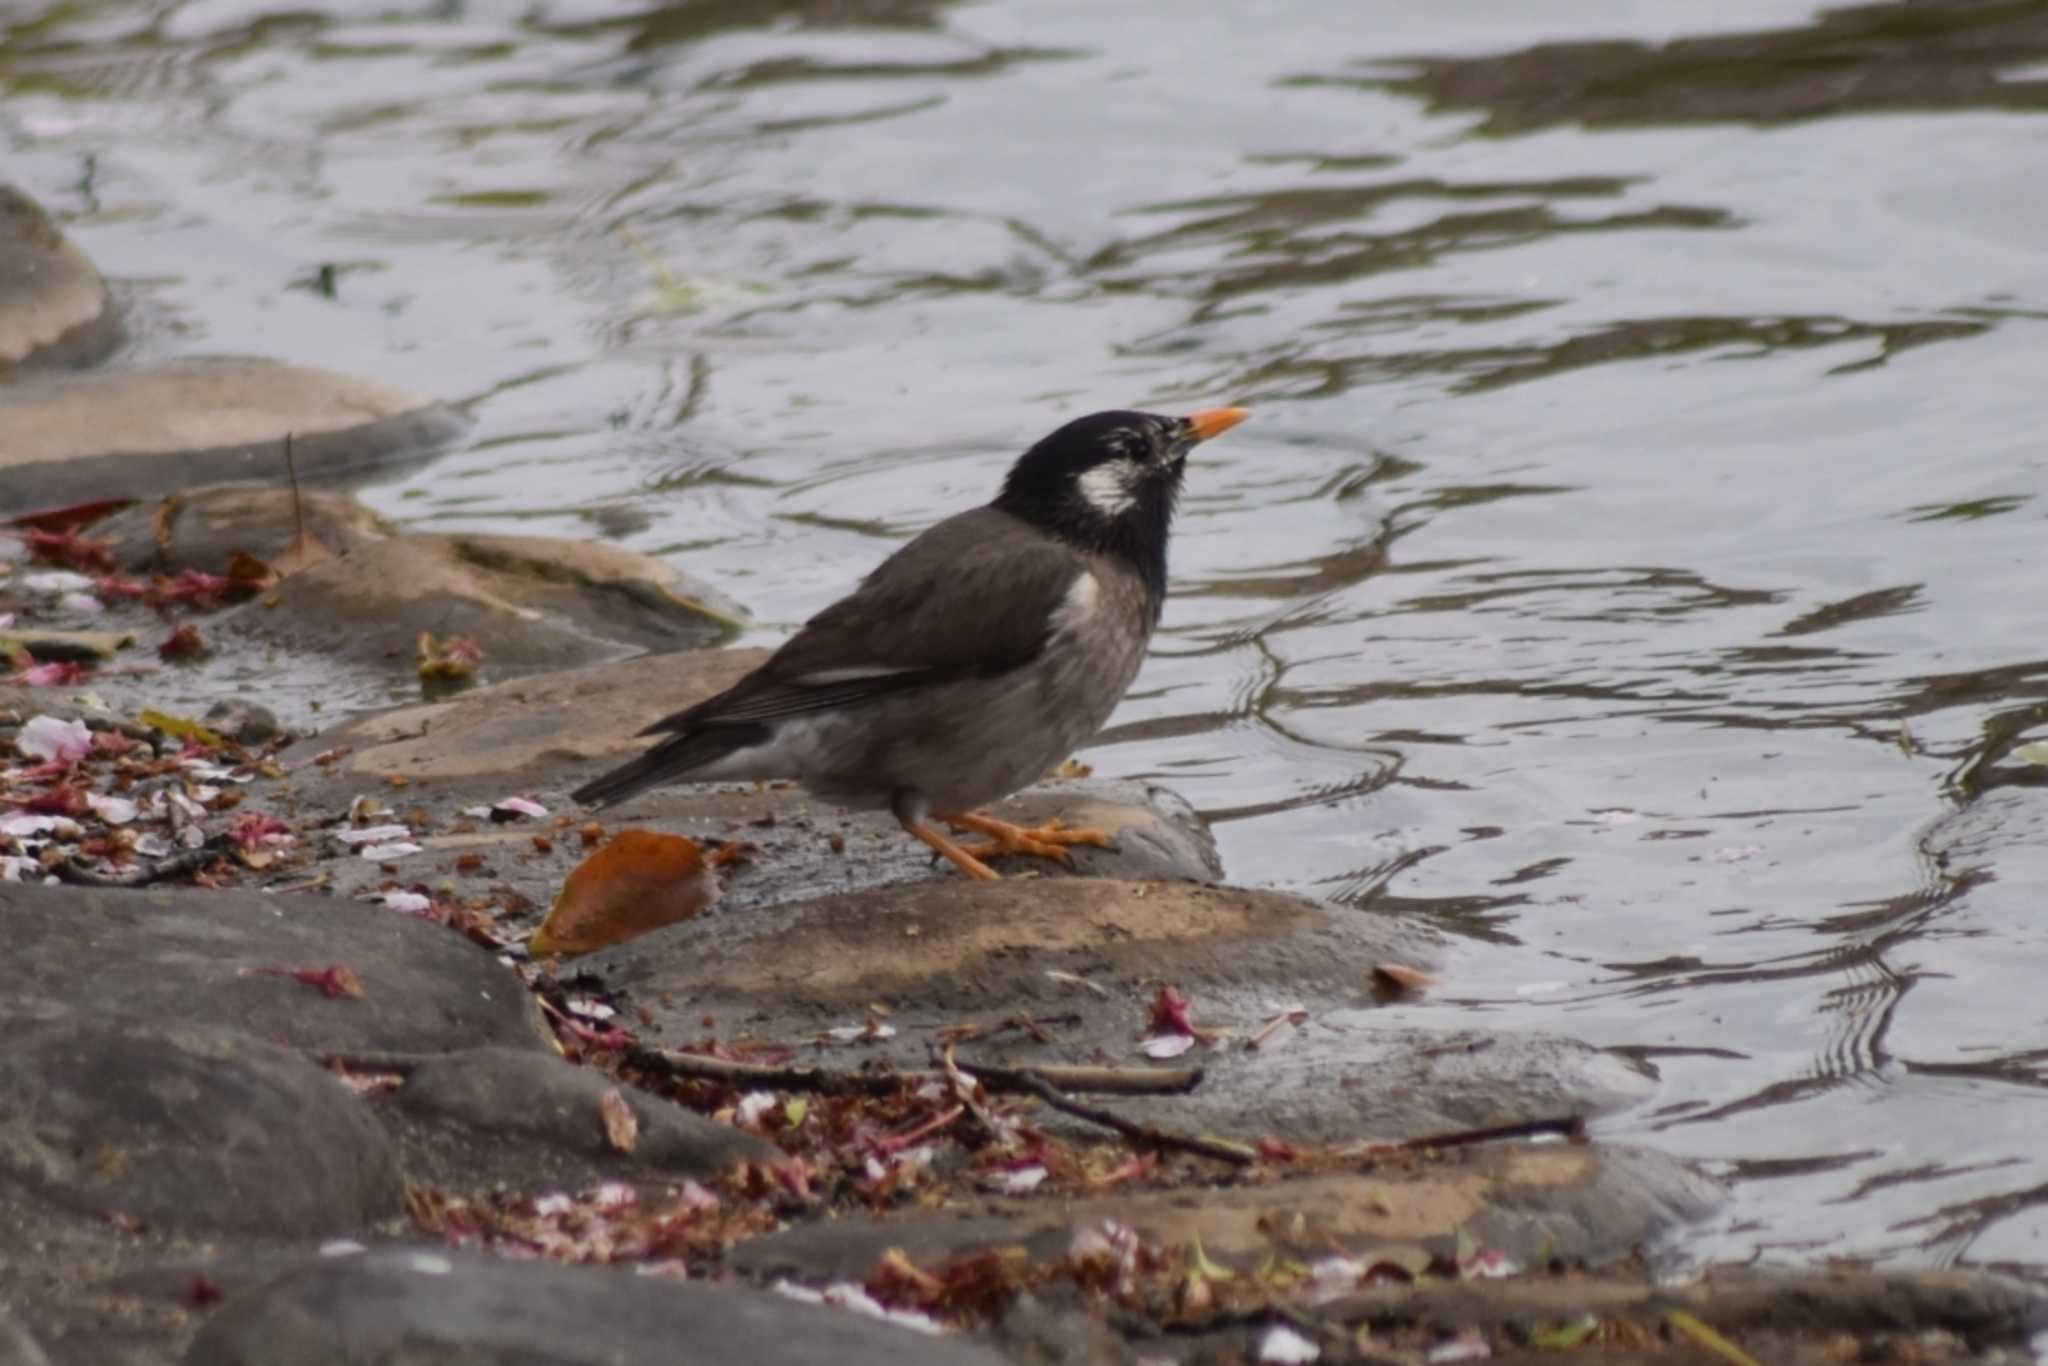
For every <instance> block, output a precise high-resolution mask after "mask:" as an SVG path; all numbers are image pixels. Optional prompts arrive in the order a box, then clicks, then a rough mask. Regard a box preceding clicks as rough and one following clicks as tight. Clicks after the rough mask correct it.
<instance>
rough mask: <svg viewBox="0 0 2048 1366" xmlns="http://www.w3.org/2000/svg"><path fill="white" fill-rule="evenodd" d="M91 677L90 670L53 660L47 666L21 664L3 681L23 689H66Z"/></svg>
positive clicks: (80, 665)
mask: <svg viewBox="0 0 2048 1366" xmlns="http://www.w3.org/2000/svg"><path fill="white" fill-rule="evenodd" d="M91 676H92V669H91V668H90V667H89V666H87V665H84V664H79V663H76V662H74V661H72V660H68V659H67V660H53V661H51V662H50V663H48V664H23V665H22V666H21V667H20V668H18V669H16V670H15V672H13V673H11V674H9V675H7V677H6V679H5V681H6V682H9V683H14V684H18V685H19V686H21V687H24V688H68V687H70V686H71V685H72V684H74V683H79V682H82V681H84V680H85V679H87V678H90V677H91Z"/></svg>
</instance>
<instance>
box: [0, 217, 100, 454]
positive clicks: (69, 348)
mask: <svg viewBox="0 0 2048 1366" xmlns="http://www.w3.org/2000/svg"><path fill="white" fill-rule="evenodd" d="M120 340H121V325H120V321H119V319H118V317H117V315H116V314H115V312H114V307H113V302H112V300H110V299H109V298H108V297H107V285H106V281H104V280H102V279H101V278H100V273H99V271H98V270H96V269H95V268H94V267H93V264H92V262H91V261H90V260H89V259H87V257H86V255H85V253H84V252H82V251H80V250H79V249H78V248H77V247H76V246H74V245H73V244H72V242H71V241H70V239H69V238H67V237H65V236H64V234H63V233H62V232H61V231H59V230H58V228H57V225H56V224H55V223H52V222H51V221H50V217H49V215H48V214H46V213H44V212H43V210H42V207H41V206H40V205H38V204H37V203H36V202H35V201H34V200H32V199H30V198H29V197H28V196H27V195H25V194H23V193H21V191H19V190H17V189H15V188H14V187H13V186H11V185H0V372H4V371H6V370H7V369H8V368H9V367H10V366H65V365H90V364H92V363H93V362H95V361H98V360H100V359H101V358H103V357H104V356H105V355H106V354H107V353H108V352H109V351H111V350H113V349H114V347H115V346H117V345H118V344H119V343H120ZM0 463H4V462H0Z"/></svg>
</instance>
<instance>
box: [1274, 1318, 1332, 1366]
mask: <svg viewBox="0 0 2048 1366" xmlns="http://www.w3.org/2000/svg"><path fill="white" fill-rule="evenodd" d="M1322 1354H1323V1349H1322V1348H1320V1347H1318V1346H1316V1345H1315V1344H1314V1343H1313V1342H1310V1341H1309V1340H1308V1339H1307V1338H1305V1337H1303V1336H1302V1335H1301V1334H1299V1333H1297V1332H1295V1331H1294V1330H1293V1329H1292V1328H1289V1327H1288V1326H1287V1325H1286V1324H1284V1323H1276V1324H1274V1325H1273V1326H1272V1327H1271V1328H1268V1329H1267V1330H1266V1335H1265V1336H1264V1337H1262V1338H1260V1339H1259V1360H1260V1361H1283V1362H1294V1363H1300V1362H1307V1361H1314V1360H1316V1359H1317V1358H1318V1357H1320V1356H1322Z"/></svg>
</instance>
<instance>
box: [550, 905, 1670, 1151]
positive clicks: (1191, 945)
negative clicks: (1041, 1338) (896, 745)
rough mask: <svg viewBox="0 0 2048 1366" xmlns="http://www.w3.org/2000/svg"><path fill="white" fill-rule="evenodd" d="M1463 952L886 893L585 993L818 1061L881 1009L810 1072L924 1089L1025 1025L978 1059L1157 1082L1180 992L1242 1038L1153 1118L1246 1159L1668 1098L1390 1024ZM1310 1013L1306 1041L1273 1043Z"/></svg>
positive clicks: (656, 1031) (1135, 914) (1233, 910)
mask: <svg viewBox="0 0 2048 1366" xmlns="http://www.w3.org/2000/svg"><path fill="white" fill-rule="evenodd" d="M1441 952H1442V945H1441V943H1440V941H1439V940H1438V939H1437V938H1436V937H1435V936H1434V935H1433V934H1432V933H1431V932H1429V931H1426V930H1423V929H1420V928H1418V927H1416V926H1413V925H1410V924H1408V923H1406V922H1403V921H1400V920H1397V919H1394V918H1391V917H1384V916H1376V915H1373V914H1370V913H1368V912H1363V911H1358V910H1355V909H1349V908H1341V907H1329V906H1324V905H1320V904H1318V903H1316V902H1313V901H1309V900H1306V899H1304V898H1301V897H1296V896H1291V895H1287V894H1283V893H1277V892H1263V891H1248V890H1244V889H1239V888H1229V887H1210V886H1201V885H1193V884H1188V883H1174V882H1132V881H1117V880H1111V879H1093V878H1074V879H1015V880H1010V881H1005V882H1000V883H964V882H959V881H952V882H924V883H916V884H909V885H899V886H892V887H880V888H873V889H869V890H864V891H860V892H853V893H847V894H842V895H830V896H823V897H817V898H813V899H810V900H806V901H801V902H796V903H792V904H785V905H775V906H755V907H752V908H749V909H747V910H745V911H738V912H736V911H733V910H731V909H729V908H728V907H727V906H725V905H724V904H723V903H721V905H720V906H719V907H718V908H716V909H714V910H713V911H712V912H710V913H707V914H706V915H704V916H701V917H699V918H698V919H696V920H694V921H689V922H685V923H684V924H681V925H674V926H670V927H668V928H666V929H663V930H659V931H656V932H655V933H653V934H649V935H646V936H644V937H642V938H640V939H636V940H633V941H631V942H629V943H626V944H621V945H617V946H615V947H613V948H609V949H604V950H600V951H599V952H597V953H595V954H591V955H589V956H587V957H584V958H580V959H577V960H575V962H574V963H573V964H572V965H571V966H570V967H568V968H565V969H564V971H565V972H574V973H576V974H579V975H581V977H582V979H584V980H588V981H592V982H596V983H601V984H602V985H603V986H604V987H605V988H606V989H608V990H610V991H614V992H618V993H622V994H623V997H624V999H625V1000H626V1001H627V1002H629V1003H630V1004H631V1005H632V1006H633V1007H635V1008H636V1009H638V1010H642V1011H645V1012H646V1015H645V1016H644V1017H643V1018H646V1019H649V1020H651V1021H652V1025H651V1027H650V1029H649V1031H648V1035H649V1038H650V1040H658V1039H660V1038H662V1037H664V1036H665V1037H666V1038H667V1039H668V1040H670V1041H676V1042H688V1041H693V1040H696V1039H698V1038H701V1037H705V1036H710V1037H715V1038H718V1039H721V1040H725V1041H728V1042H730V1041H733V1040H739V1039H759V1040H764V1041H772V1042H776V1043H781V1044H789V1043H801V1042H804V1041H809V1040H818V1039H821V1038H822V1037H824V1036H825V1035H826V1033H827V1031H829V1030H832V1029H835V1028H844V1027H846V1026H849V1025H856V1024H859V1023H860V1022H861V1021H863V1020H865V1019H867V1018H869V1016H870V1014H871V1013H872V1012H874V1011H875V1010H877V1009H880V1010H883V1011H886V1012H887V1015H886V1018H887V1021H888V1023H889V1025H890V1027H891V1029H892V1030H893V1031H894V1033H893V1035H892V1036H891V1037H889V1038H886V1039H874V1040H868V1041H864V1042H863V1043H862V1044H861V1045H860V1047H859V1048H857V1049H849V1050H843V1051H841V1052H840V1053H838V1055H837V1056H834V1055H833V1054H832V1053H831V1052H830V1051H829V1050H828V1051H826V1052H825V1053H823V1054H819V1055H810V1054H806V1055H805V1057H806V1058H807V1060H813V1061H820V1062H825V1063H828V1064H830V1063H838V1064H841V1065H846V1066H854V1065H858V1064H859V1063H862V1062H868V1061H873V1062H886V1063H890V1064H893V1065H896V1066H900V1067H913V1068H914V1067H920V1066H923V1065H925V1064H926V1061H927V1060H926V1056H925V1050H926V1048H927V1046H928V1043H929V1041H930V1040H931V1038H932V1037H933V1036H934V1033H935V1032H936V1031H937V1030H939V1029H942V1028H946V1027H950V1026H956V1025H959V1024H961V1023H963V1022H967V1021H978V1020H998V1019H1002V1018H1005V1017H1008V1016H1013V1015H1016V1014H1018V1013H1019V1012H1023V1013H1028V1014H1030V1015H1032V1016H1035V1017H1056V1018H1057V1020H1058V1023H1057V1024H1056V1025H1052V1026H1049V1027H1048V1029H1047V1032H1048V1034H1049V1040H1050V1041H1049V1042H1047V1041H1041V1040H1038V1039H1035V1038H1033V1037H1032V1036H1030V1035H1029V1034H1026V1033H1023V1032H1017V1031H1012V1032H1007V1033H1004V1034H1000V1035H996V1036H992V1037H990V1038H988V1039H986V1040H982V1041H978V1042H976V1043H975V1044H974V1045H973V1047H972V1049H971V1050H968V1051H971V1053H972V1056H973V1058H976V1059H979V1060H982V1061H985V1062H989V1063H995V1064H1001V1065H1009V1066H1029V1065H1032V1064H1044V1063H1067V1064H1092V1063H1103V1062H1108V1063H1114V1064H1120V1065H1132V1066H1144V1065H1146V1064H1147V1061H1148V1058H1147V1055H1146V1054H1144V1053H1143V1052H1142V1051H1141V1041H1142V1036H1143V1035H1144V1034H1145V1033H1146V1031H1147V1028H1148V1023H1147V1020H1148V1014H1149V1010H1150V1006H1151V1003H1152V1000H1153V998H1154V996H1155V995H1156V993H1157V991H1158V989H1159V987H1160V986H1161V985H1164V984H1170V985H1172V986H1173V987H1175V988H1176V989H1177V990H1179V991H1180V992H1181V993H1182V994H1183V995H1184V996H1185V997H1186V998H1187V999H1188V1000H1189V1002H1190V1003H1191V1013H1192V1015H1193V1018H1194V1020H1195V1022H1196V1024H1197V1025H1198V1026H1201V1027H1204V1028H1209V1029H1213V1030H1217V1031H1219V1032H1220V1033H1221V1035H1222V1036H1223V1037H1221V1038H1219V1040H1218V1046H1217V1047H1216V1048H1213V1049H1212V1048H1209V1047H1204V1046H1202V1045H1195V1046H1193V1047H1191V1048H1190V1049H1189V1050H1188V1051H1187V1052H1185V1053H1182V1054H1180V1055H1178V1056H1176V1057H1174V1058H1173V1059H1172V1060H1171V1061H1172V1062H1173V1064H1174V1065H1176V1066H1188V1065H1192V1066H1199V1067H1201V1068H1202V1069H1204V1072H1205V1080H1204V1081H1203V1084H1202V1085H1201V1086H1200V1087H1198V1088H1196V1089H1195V1090H1194V1091H1193V1092H1192V1093H1190V1094H1187V1095H1179V1096H1147V1097H1145V1098H1144V1099H1143V1101H1142V1107H1141V1108H1142V1111H1143V1116H1144V1118H1145V1119H1146V1120H1147V1121H1148V1122H1153V1123H1158V1124H1163V1125H1166V1126H1169V1127H1177V1128H1180V1129H1182V1130H1183V1131H1187V1132H1197V1133H1214V1134H1219V1135H1223V1136H1226V1137H1231V1138H1236V1139H1240V1140H1244V1141H1252V1140H1256V1139H1259V1138H1277V1139H1280V1140H1283V1141H1287V1142H1292V1143H1300V1144H1343V1143H1350V1142H1355V1141H1358V1140H1361V1139H1374V1140H1394V1139H1409V1138H1415V1137H1419V1136H1423V1135H1428V1134H1434V1133H1440V1132H1443V1131H1446V1130H1453V1129H1463V1128H1476V1127H1485V1126H1491V1125H1499V1124H1512V1123H1519V1122H1524V1121H1528V1120H1532V1119H1538V1118H1551V1117H1559V1116H1568V1115H1580V1116H1584V1115H1588V1114H1595V1113H1601V1112H1606V1111H1611V1110H1616V1109H1619V1108H1622V1107H1624V1106H1627V1105H1630V1104H1634V1103H1636V1102H1638V1101H1641V1100H1642V1099H1644V1098H1645V1097H1647V1096H1649V1095H1650V1094H1652V1093H1653V1091H1654V1082H1653V1081H1652V1080H1651V1079H1650V1078H1649V1077H1648V1076H1647V1075H1646V1074H1645V1073H1644V1072H1642V1071H1641V1070H1640V1069H1639V1068H1637V1067H1636V1066H1635V1065H1633V1064H1632V1063H1630V1062H1629V1061H1627V1060H1626V1059H1623V1058H1621V1057H1619V1056H1617V1055H1615V1054H1612V1053H1609V1052H1606V1051H1604V1050H1600V1049H1595V1048H1591V1047H1588V1046H1586V1045H1584V1044H1580V1043H1576V1042H1574V1041H1572V1040H1569V1039H1562V1038H1557V1037H1555V1036H1548V1035H1540V1034H1513V1035H1505V1034H1492V1033H1488V1032H1485V1031H1480V1030H1472V1029H1447V1028H1440V1027H1439V1028H1432V1027H1429V1026H1427V1025H1426V1024H1418V1023H1416V1022H1414V1021H1413V1020H1412V1019H1409V1018H1404V1015H1403V1013H1402V1012H1399V1011H1396V1010H1390V1009H1387V1008H1384V1007H1382V1006H1379V1005H1377V1004H1376V1000H1377V997H1376V988H1375V985H1374V983H1373V980H1372V971H1373V969H1374V967H1375V966H1376V965H1378V964H1381V963H1385V962H1395V963H1400V964H1402V965H1404V966H1410V967H1422V968H1427V967H1429V966H1431V965H1432V964H1434V963H1435V962H1436V961H1437V959H1438V958H1439V957H1440V955H1441ZM1293 1009H1299V1010H1302V1011H1304V1012H1306V1016H1307V1018H1306V1022H1305V1023H1301V1024H1291V1023H1286V1022H1279V1023H1277V1024H1276V1023H1275V1021H1276V1017H1278V1016H1280V1015H1282V1014H1283V1013H1285V1012H1287V1011H1289V1010H1293ZM1269 1026H1272V1027H1270V1028H1269ZM1254 1038H1259V1043H1258V1046H1257V1047H1252V1046H1251V1041H1252V1040H1253V1039H1254ZM963 1057H966V1052H963ZM967 1065H968V1066H970V1067H971V1065H972V1062H971V1061H969V1062H968V1063H967ZM1110 1108H1112V1109H1115V1108H1117V1106H1116V1105H1115V1104H1114V1103H1111V1104H1110ZM1046 1122H1047V1123H1048V1124H1049V1125H1050V1126H1051V1127H1055V1128H1062V1127H1066V1121H1064V1120H1062V1119H1059V1118H1057V1117H1048V1119H1047V1121H1046Z"/></svg>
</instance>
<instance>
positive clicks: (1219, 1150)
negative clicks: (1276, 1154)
mask: <svg viewBox="0 0 2048 1366" xmlns="http://www.w3.org/2000/svg"><path fill="white" fill-rule="evenodd" d="M1016 1076H1017V1079H1018V1081H1020V1082H1021V1083H1023V1087H1024V1090H1025V1091H1027V1092H1028V1093H1030V1094H1031V1095H1034V1096H1037V1097H1038V1098H1039V1099H1040V1100H1042V1101H1044V1102H1045V1103H1046V1104H1047V1105H1050V1106H1051V1107H1052V1108H1053V1109H1055V1110H1058V1111H1059V1112H1060V1113H1061V1114H1067V1115H1072V1116H1073V1117H1074V1118H1075V1119H1085V1120H1087V1121H1088V1122H1089V1123H1090V1124H1100V1125H1101V1126H1102V1127H1103V1128H1105V1129H1114V1130H1115V1131H1116V1132H1118V1133H1120V1134H1122V1135H1123V1136H1124V1137H1125V1138H1128V1139H1130V1140H1131V1141H1132V1142H1133V1143H1140V1144H1143V1145H1145V1146H1146V1147H1151V1148H1171V1149H1173V1150H1175V1151H1177V1152H1183V1153H1194V1154H1196V1155H1197V1156H1200V1157H1213V1158H1215V1159H1216V1160H1217V1161H1218V1162H1228V1163H1230V1164H1231V1165H1232V1166H1234V1167H1249V1166H1250V1165H1251V1164H1252V1163H1254V1162H1256V1161H1258V1160H1259V1155H1258V1154H1257V1153H1256V1152H1254V1151H1253V1150H1252V1149H1250V1148H1247V1147H1245V1146H1244V1145H1242V1144H1239V1143H1229V1142H1226V1141H1224V1140H1223V1139H1220V1138H1202V1137H1200V1136H1198V1135H1194V1134H1176V1133H1172V1132H1169V1131H1168V1130H1165V1129H1155V1128H1153V1127H1152V1126H1151V1125H1149V1124H1140V1123H1138V1122H1137V1121H1136V1120H1133V1119H1125V1118H1124V1117H1123V1116H1122V1115H1119V1114H1115V1113H1112V1112H1111V1111H1108V1110H1104V1109H1100V1108H1098V1107H1096V1106H1093V1105H1083V1104H1082V1103H1081V1102H1080V1101H1078V1100H1075V1099H1074V1098H1073V1097H1072V1096H1069V1095H1065V1094H1063V1093H1062V1092H1061V1091H1060V1090H1059V1089H1058V1088H1056V1087H1055V1086H1054V1085H1053V1084H1052V1083H1051V1082H1050V1081H1047V1080H1046V1078H1045V1076H1044V1070H1043V1069H1040V1070H1035V1071H1021V1072H1018V1073H1017V1074H1016Z"/></svg>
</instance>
